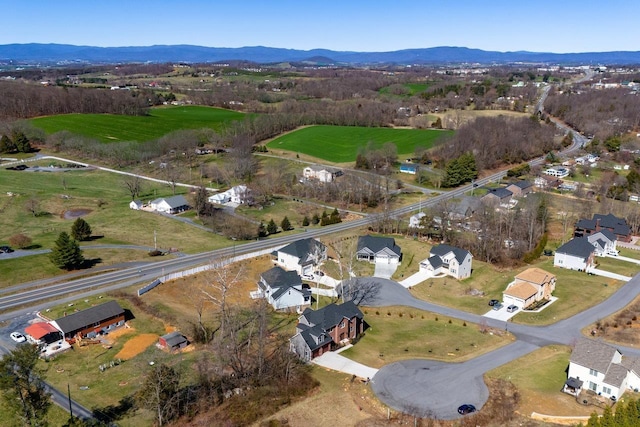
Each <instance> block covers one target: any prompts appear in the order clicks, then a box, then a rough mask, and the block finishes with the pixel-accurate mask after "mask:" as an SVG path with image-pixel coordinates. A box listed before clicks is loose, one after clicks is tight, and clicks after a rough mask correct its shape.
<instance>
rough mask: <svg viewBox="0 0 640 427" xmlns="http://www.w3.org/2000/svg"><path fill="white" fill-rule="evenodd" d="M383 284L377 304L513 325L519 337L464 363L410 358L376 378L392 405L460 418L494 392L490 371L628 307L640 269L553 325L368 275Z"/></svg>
mask: <svg viewBox="0 0 640 427" xmlns="http://www.w3.org/2000/svg"><path fill="white" fill-rule="evenodd" d="M361 280H367V281H371V280H374V281H376V282H378V283H379V284H380V292H379V294H378V295H377V297H376V299H375V300H374V301H372V302H371V303H369V304H367V305H369V306H372V307H381V306H388V305H403V306H407V307H414V308H417V309H420V310H427V311H431V312H434V313H437V314H442V315H446V316H449V317H453V318H457V319H461V320H464V321H467V322H473V323H479V322H480V321H484V322H486V323H487V325H489V326H491V327H494V328H499V329H508V331H509V332H511V333H513V334H514V335H515V337H516V341H515V342H514V343H512V344H509V345H507V346H505V347H502V348H500V349H497V350H494V351H492V352H489V353H486V354H484V355H482V356H479V357H476V358H474V359H472V360H469V361H467V362H462V363H446V362H435V361H431V360H405V361H401V362H396V363H392V364H390V365H386V366H384V367H382V368H381V369H380V370H379V371H378V373H377V374H376V375H375V376H374V377H373V378H372V380H371V388H372V389H373V391H374V392H375V393H376V395H377V396H378V398H380V400H382V401H383V402H384V403H386V404H387V405H389V406H390V407H392V408H394V409H397V410H399V411H403V412H405V413H409V414H413V415H416V416H431V417H436V418H438V419H454V418H459V417H460V415H459V414H458V413H457V407H458V406H460V405H461V404H463V403H471V404H473V405H475V406H476V407H477V408H481V407H482V406H483V405H484V404H485V403H486V401H487V399H488V397H489V391H488V389H487V386H486V385H485V383H484V380H483V375H484V373H485V372H487V371H490V370H491V369H494V368H497V367H498V366H501V365H504V364H505V363H508V362H510V361H512V360H514V359H517V358H519V357H522V356H524V355H526V354H528V353H530V352H532V351H534V350H536V349H538V348H540V347H542V346H546V345H550V344H565V345H569V344H571V343H572V342H573V341H574V340H576V339H578V338H579V337H581V336H582V334H581V332H580V331H581V330H582V329H583V328H584V327H586V326H588V325H589V324H591V323H593V322H594V321H595V320H596V319H600V318H604V317H607V316H609V315H610V314H613V313H615V312H617V311H619V310H621V309H622V308H624V307H625V306H626V305H627V304H628V303H629V301H632V300H633V299H634V298H635V297H636V296H638V295H639V294H640V274H638V275H636V276H634V277H633V278H632V279H631V280H630V281H629V282H627V283H626V284H625V285H624V286H622V288H620V289H619V290H618V291H617V292H616V293H615V294H613V295H612V296H611V297H610V298H609V299H607V300H606V301H604V302H602V303H600V304H598V305H596V306H594V307H591V308H590V309H588V310H585V311H583V312H581V313H579V314H577V315H575V316H573V317H571V318H569V319H565V320H562V321H560V322H558V323H555V324H553V325H549V326H528V325H520V324H514V323H511V322H509V323H507V322H503V321H500V320H495V319H489V318H485V317H483V316H479V315H476V314H471V313H467V312H463V311H460V310H456V309H453V308H450V307H444V306H441V305H437V304H433V303H429V302H427V301H423V300H419V299H416V298H415V297H413V295H411V294H410V293H409V291H408V290H407V289H405V288H404V287H403V286H402V285H400V284H399V283H396V282H394V281H391V280H386V279H379V278H364V279H361ZM619 348H620V349H621V350H622V351H623V353H624V354H627V355H634V356H640V350H638V349H634V348H627V347H620V346H619Z"/></svg>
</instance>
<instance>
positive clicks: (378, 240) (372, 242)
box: [356, 236, 402, 264]
mask: <svg viewBox="0 0 640 427" xmlns="http://www.w3.org/2000/svg"><path fill="white" fill-rule="evenodd" d="M356 257H357V259H358V261H369V262H372V263H383V264H399V263H400V259H401V257H402V250H401V249H400V246H398V245H396V241H395V240H394V239H392V238H391V237H375V236H360V237H358V247H357V252H356Z"/></svg>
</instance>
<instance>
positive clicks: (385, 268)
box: [373, 263, 398, 279]
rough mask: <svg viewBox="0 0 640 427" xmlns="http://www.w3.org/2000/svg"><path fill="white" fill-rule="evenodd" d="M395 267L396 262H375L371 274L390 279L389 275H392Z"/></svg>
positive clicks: (396, 266)
mask: <svg viewBox="0 0 640 427" xmlns="http://www.w3.org/2000/svg"><path fill="white" fill-rule="evenodd" d="M397 268H398V264H383V263H376V265H375V271H374V273H373V276H374V277H379V278H381V279H391V276H393V273H395V272H396V269H397Z"/></svg>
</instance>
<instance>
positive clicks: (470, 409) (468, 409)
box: [458, 403, 476, 415]
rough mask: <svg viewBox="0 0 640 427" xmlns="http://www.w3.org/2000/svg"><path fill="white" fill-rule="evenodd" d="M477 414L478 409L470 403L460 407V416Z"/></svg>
mask: <svg viewBox="0 0 640 427" xmlns="http://www.w3.org/2000/svg"><path fill="white" fill-rule="evenodd" d="M474 412H476V407H475V406H473V405H471V404H470V403H465V404H464V405H460V406H459V407H458V413H459V414H460V415H467V414H472V413H474Z"/></svg>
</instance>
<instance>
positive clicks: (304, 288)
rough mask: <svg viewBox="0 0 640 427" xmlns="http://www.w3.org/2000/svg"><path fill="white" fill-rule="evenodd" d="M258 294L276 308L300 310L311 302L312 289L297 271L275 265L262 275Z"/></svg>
mask: <svg viewBox="0 0 640 427" xmlns="http://www.w3.org/2000/svg"><path fill="white" fill-rule="evenodd" d="M256 295H257V296H259V297H262V298H266V299H267V301H268V302H269V304H271V306H272V307H273V309H274V310H296V311H300V310H302V308H304V307H308V306H309V305H310V304H311V289H310V288H309V286H308V285H305V284H303V283H302V279H301V278H300V276H299V275H298V273H296V272H295V271H285V270H283V269H282V268H281V267H273V268H272V269H270V270H267V271H265V272H264V273H262V274H261V275H260V280H259V281H258V292H257V293H256Z"/></svg>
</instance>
